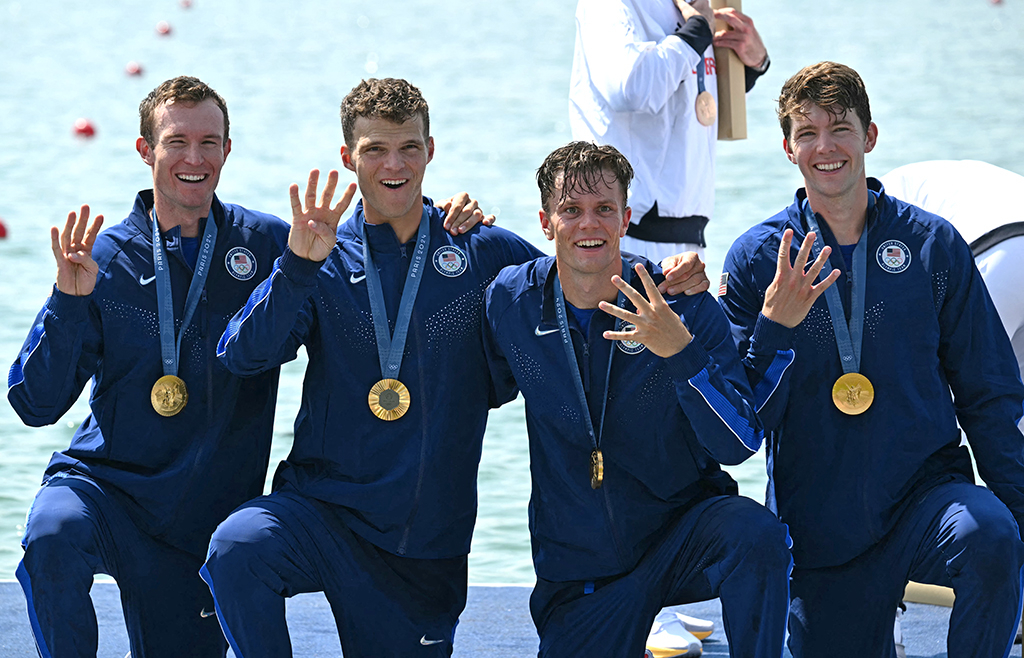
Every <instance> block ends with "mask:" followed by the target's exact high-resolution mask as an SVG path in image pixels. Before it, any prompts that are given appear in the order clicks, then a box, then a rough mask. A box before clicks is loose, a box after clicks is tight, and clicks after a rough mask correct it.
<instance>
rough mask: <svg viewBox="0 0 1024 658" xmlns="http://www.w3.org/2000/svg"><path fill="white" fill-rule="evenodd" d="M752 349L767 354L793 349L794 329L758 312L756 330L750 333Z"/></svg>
mask: <svg viewBox="0 0 1024 658" xmlns="http://www.w3.org/2000/svg"><path fill="white" fill-rule="evenodd" d="M750 345H751V351H754V352H757V353H760V354H765V353H769V352H770V353H773V354H774V353H775V352H779V351H784V350H788V349H791V348H792V346H793V330H792V329H790V328H789V327H786V326H783V325H781V324H779V323H778V322H774V321H772V320H769V319H768V318H766V317H765V316H764V314H763V313H758V314H757V322H755V323H754V332H753V333H752V334H751V335H750Z"/></svg>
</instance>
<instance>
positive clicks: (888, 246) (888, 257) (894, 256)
mask: <svg viewBox="0 0 1024 658" xmlns="http://www.w3.org/2000/svg"><path fill="white" fill-rule="evenodd" d="M875 257H876V258H877V259H878V264H879V266H881V268H882V269H883V270H885V271H886V272H889V273H890V274H899V273H900V272H902V271H904V270H906V269H907V268H908V267H910V250H909V249H907V245H905V244H903V243H902V242H900V241H899V240H886V241H885V242H883V243H882V244H881V245H880V246H879V247H878V251H877V252H875Z"/></svg>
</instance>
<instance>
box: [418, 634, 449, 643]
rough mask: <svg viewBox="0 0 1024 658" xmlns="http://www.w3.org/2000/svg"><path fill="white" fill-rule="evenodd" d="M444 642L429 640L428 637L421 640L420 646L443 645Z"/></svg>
mask: <svg viewBox="0 0 1024 658" xmlns="http://www.w3.org/2000/svg"><path fill="white" fill-rule="evenodd" d="M442 642H444V640H428V639H427V636H426V635H424V636H423V637H421V638H420V644H422V645H424V646H430V645H431V644H441V643H442Z"/></svg>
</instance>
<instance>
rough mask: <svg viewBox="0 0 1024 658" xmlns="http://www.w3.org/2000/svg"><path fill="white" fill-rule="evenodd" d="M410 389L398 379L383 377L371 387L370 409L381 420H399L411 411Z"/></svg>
mask: <svg viewBox="0 0 1024 658" xmlns="http://www.w3.org/2000/svg"><path fill="white" fill-rule="evenodd" d="M409 401H410V397H409V389H407V388H406V387H405V384H403V383H402V382H400V381H398V380H397V379H382V380H380V381H379V382H377V383H376V384H374V385H373V388H371V389H370V398H369V403H370V411H372V412H373V415H374V416H376V417H377V418H380V419H381V420H398V419H399V418H401V417H402V416H404V415H405V412H406V411H409Z"/></svg>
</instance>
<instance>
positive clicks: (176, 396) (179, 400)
mask: <svg viewBox="0 0 1024 658" xmlns="http://www.w3.org/2000/svg"><path fill="white" fill-rule="evenodd" d="M149 401H150V402H152V403H153V409H154V410H155V411H156V412H157V413H158V414H160V415H161V416H174V415H176V414H177V413H178V412H180V411H181V410H182V409H184V408H185V405H186V404H187V403H188V389H187V388H186V387H185V382H183V381H182V380H181V379H180V378H179V377H175V376H174V375H164V376H163V377H161V378H160V379H158V380H156V383H155V384H153V390H152V391H151V392H150V394H149Z"/></svg>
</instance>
